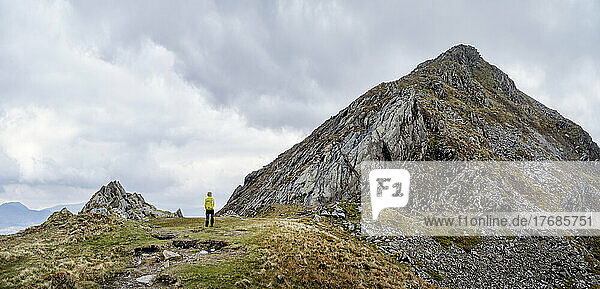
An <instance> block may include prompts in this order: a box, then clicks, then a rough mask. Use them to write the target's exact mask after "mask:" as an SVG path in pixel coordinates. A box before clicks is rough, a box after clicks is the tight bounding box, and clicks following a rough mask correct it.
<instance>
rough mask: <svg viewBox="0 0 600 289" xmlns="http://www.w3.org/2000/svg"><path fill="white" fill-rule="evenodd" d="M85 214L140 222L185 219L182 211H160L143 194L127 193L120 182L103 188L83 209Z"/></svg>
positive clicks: (82, 212) (113, 182) (111, 183)
mask: <svg viewBox="0 0 600 289" xmlns="http://www.w3.org/2000/svg"><path fill="white" fill-rule="evenodd" d="M85 213H99V214H104V215H114V216H117V217H120V218H124V219H133V220H139V221H147V220H149V219H150V218H158V217H183V214H182V213H181V209H179V210H177V212H176V213H171V212H167V211H163V210H159V209H157V208H156V207H154V206H153V205H151V204H148V203H146V201H145V200H144V197H142V195H141V194H139V193H128V192H126V191H125V189H124V188H123V186H121V183H119V182H118V181H112V182H110V183H108V184H107V185H106V186H102V188H100V190H99V191H98V192H96V193H95V194H94V195H93V196H92V197H91V198H90V200H89V201H88V202H87V203H86V204H85V206H83V209H81V212H80V214H85Z"/></svg>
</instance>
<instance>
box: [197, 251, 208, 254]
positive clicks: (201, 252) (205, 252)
mask: <svg viewBox="0 0 600 289" xmlns="http://www.w3.org/2000/svg"><path fill="white" fill-rule="evenodd" d="M198 254H200V255H208V251H206V250H202V251H200V252H198Z"/></svg>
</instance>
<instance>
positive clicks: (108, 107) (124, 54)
mask: <svg viewBox="0 0 600 289" xmlns="http://www.w3.org/2000/svg"><path fill="white" fill-rule="evenodd" d="M413 2H418V3H412V2H411V3H409V2H406V3H402V2H400V1H389V2H387V1H386V2H378V1H339V2H318V1H281V2H277V1H273V2H270V1H258V0H257V1H239V2H234V1H214V2H213V1H206V2H202V1H194V2H191V1H190V2H186V1H161V2H153V1H147V0H144V1H139V2H138V1H114V2H111V1H89V2H88V1H73V2H69V1H40V2H29V1H20V0H19V1H0V203H2V202H6V201H21V202H23V203H24V204H25V205H27V206H29V207H31V208H42V207H48V206H52V205H56V204H62V203H75V202H83V201H87V200H88V199H89V197H90V196H91V195H92V194H93V193H94V192H96V191H97V190H98V188H99V187H100V186H102V185H103V184H106V183H108V182H109V181H110V180H112V179H118V180H120V181H121V183H122V184H123V185H124V186H125V189H126V190H128V191H137V192H141V193H142V194H143V195H144V197H145V198H146V200H147V201H149V202H151V203H154V204H156V205H157V206H158V207H161V208H164V209H170V210H174V209H177V208H178V207H181V208H182V209H183V212H184V214H187V215H200V212H201V211H200V209H199V208H200V207H201V205H202V201H201V200H202V199H203V197H204V194H205V192H206V191H207V190H212V191H214V192H215V194H216V199H217V208H220V207H221V206H222V205H223V204H224V203H225V202H226V201H227V199H228V197H229V195H230V194H231V192H232V191H233V189H234V188H235V187H236V186H237V185H239V184H241V183H242V181H243V178H244V176H245V175H246V174H247V173H249V172H251V171H252V170H255V169H258V168H260V167H261V166H263V165H265V164H267V163H268V162H270V161H271V160H272V159H274V158H275V157H276V156H277V155H278V154H279V153H281V152H283V151H284V150H285V149H287V148H289V147H290V146H292V145H293V144H294V143H296V142H298V141H300V140H301V139H302V138H303V137H304V136H306V135H307V134H308V133H310V131H311V130H312V129H313V128H315V127H316V126H318V125H319V124H320V123H322V122H323V121H324V120H326V119H327V118H329V117H330V116H331V115H333V114H335V113H337V112H338V111H339V110H340V109H342V108H344V107H345V106H346V105H348V104H349V103H350V102H351V101H352V100H353V99H355V98H356V97H358V96H359V95H361V94H362V93H364V92H365V91H367V90H368V89H369V88H371V87H373V86H374V85H376V84H378V83H381V82H384V81H390V80H395V79H398V78H400V77H401V76H403V75H405V74H406V73H408V72H410V71H411V70H412V69H413V68H414V67H415V66H416V65H417V64H418V63H420V62H422V61H424V60H426V59H430V58H434V57H436V56H437V55H439V54H440V53H442V52H443V51H445V50H446V49H448V48H450V47H452V46H454V45H456V44H458V43H466V44H471V45H473V46H475V47H477V48H478V50H479V52H480V54H481V55H482V56H483V57H484V58H485V59H486V60H488V61H489V62H491V63H492V64H495V65H497V66H498V67H499V68H500V69H502V70H503V71H505V72H506V73H508V74H509V76H510V77H511V78H512V79H513V80H515V82H516V84H517V86H518V87H519V88H520V89H521V90H522V91H524V92H525V93H527V94H529V95H530V96H532V97H534V98H536V99H537V100H539V101H541V102H542V103H544V104H546V105H547V106H549V107H551V108H554V109H557V110H558V111H559V112H560V113H561V114H563V115H564V116H566V117H568V118H570V119H572V120H573V121H575V122H576V123H578V124H580V125H581V126H582V127H583V128H584V129H585V130H587V131H588V132H589V133H590V134H591V135H592V137H593V138H594V140H595V141H596V142H598V140H600V122H599V121H598V120H599V119H600V118H599V117H598V113H600V52H599V51H600V17H599V15H600V2H599V1H548V0H543V1H532V2H524V1H514V2H511V1H498V2H501V3H497V4H493V3H489V2H491V1H435V2H428V1H413Z"/></svg>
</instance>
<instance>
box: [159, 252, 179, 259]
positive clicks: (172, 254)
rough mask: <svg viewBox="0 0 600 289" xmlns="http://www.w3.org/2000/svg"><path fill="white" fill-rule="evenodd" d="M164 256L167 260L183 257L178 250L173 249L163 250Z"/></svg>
mask: <svg viewBox="0 0 600 289" xmlns="http://www.w3.org/2000/svg"><path fill="white" fill-rule="evenodd" d="M163 257H165V260H171V259H178V258H181V255H180V254H179V253H177V252H173V251H169V250H164V251H163Z"/></svg>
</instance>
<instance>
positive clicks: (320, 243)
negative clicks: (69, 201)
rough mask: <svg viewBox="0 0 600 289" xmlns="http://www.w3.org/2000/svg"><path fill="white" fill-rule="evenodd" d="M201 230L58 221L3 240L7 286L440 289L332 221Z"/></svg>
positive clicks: (221, 224) (67, 217) (165, 223)
mask: <svg viewBox="0 0 600 289" xmlns="http://www.w3.org/2000/svg"><path fill="white" fill-rule="evenodd" d="M281 215H283V214H281ZM201 224H203V219H199V218H157V219H152V220H150V221H146V222H139V221H129V220H124V219H119V218H115V217H108V216H105V215H100V214H81V215H72V214H70V213H69V212H68V211H62V212H60V213H55V214H54V215H52V216H51V217H50V218H49V220H48V221H47V222H45V223H44V224H42V225H40V226H36V227H32V228H29V229H27V230H25V231H22V232H20V233H18V234H14V235H9V236H0V288H124V287H125V288H131V287H135V288H240V287H241V288H257V287H261V288H262V287H270V288H286V287H294V288H405V287H409V288H421V287H432V286H431V285H429V284H427V283H426V282H424V281H423V280H422V279H419V278H417V277H415V275H414V274H413V272H412V271H411V269H410V267H409V266H408V265H405V264H404V263H400V262H398V261H395V260H392V259H391V258H390V257H388V256H386V255H384V254H382V253H381V252H380V251H379V250H377V249H376V248H375V247H372V246H371V245H368V244H367V243H365V242H363V241H361V240H360V239H359V238H357V237H353V236H351V235H350V234H348V233H346V232H345V231H343V230H342V229H340V228H339V227H337V226H335V225H334V224H333V222H330V221H329V220H328V218H323V219H322V220H321V221H320V222H313V221H311V220H309V219H308V218H294V219H291V218H285V216H278V217H277V218H276V217H264V218H248V219H243V218H237V217H222V218H218V219H217V224H216V226H215V227H214V228H203V227H202V226H201ZM144 276H146V277H147V278H146V279H147V280H141V281H138V280H136V279H138V278H140V277H143V278H144ZM148 276H149V277H148ZM143 278H142V279H143ZM144 282H146V283H144Z"/></svg>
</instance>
